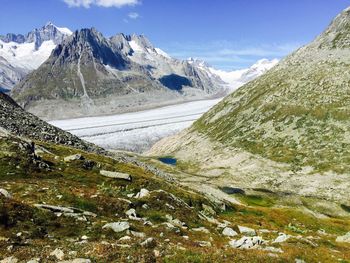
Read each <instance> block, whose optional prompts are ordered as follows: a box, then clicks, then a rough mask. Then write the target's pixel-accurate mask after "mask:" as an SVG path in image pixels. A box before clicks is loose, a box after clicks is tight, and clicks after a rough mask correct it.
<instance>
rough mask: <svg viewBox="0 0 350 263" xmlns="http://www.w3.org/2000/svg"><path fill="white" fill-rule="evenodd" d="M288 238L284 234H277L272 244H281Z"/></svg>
mask: <svg viewBox="0 0 350 263" xmlns="http://www.w3.org/2000/svg"><path fill="white" fill-rule="evenodd" d="M289 238H290V236H289V235H286V234H284V233H279V234H278V237H277V238H276V239H275V240H274V241H273V242H272V243H282V242H285V241H287V240H288V239H289Z"/></svg>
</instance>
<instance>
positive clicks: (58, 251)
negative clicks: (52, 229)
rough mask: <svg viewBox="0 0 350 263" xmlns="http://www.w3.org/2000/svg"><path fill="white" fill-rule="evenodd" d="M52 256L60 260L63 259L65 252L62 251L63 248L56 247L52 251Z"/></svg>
mask: <svg viewBox="0 0 350 263" xmlns="http://www.w3.org/2000/svg"><path fill="white" fill-rule="evenodd" d="M50 256H53V257H56V258H57V259H58V260H63V258H64V252H63V251H62V249H59V248H56V249H55V250H54V251H52V252H51V253H50Z"/></svg>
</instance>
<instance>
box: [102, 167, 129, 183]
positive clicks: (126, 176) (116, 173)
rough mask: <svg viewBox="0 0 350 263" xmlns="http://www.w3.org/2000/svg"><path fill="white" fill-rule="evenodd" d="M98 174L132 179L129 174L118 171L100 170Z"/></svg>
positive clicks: (127, 179)
mask: <svg viewBox="0 0 350 263" xmlns="http://www.w3.org/2000/svg"><path fill="white" fill-rule="evenodd" d="M100 174H101V175H103V176H105V177H109V178H115V179H122V180H126V181H131V180H132V178H131V176H130V175H129V174H125V173H118V172H111V171H106V170H101V171H100Z"/></svg>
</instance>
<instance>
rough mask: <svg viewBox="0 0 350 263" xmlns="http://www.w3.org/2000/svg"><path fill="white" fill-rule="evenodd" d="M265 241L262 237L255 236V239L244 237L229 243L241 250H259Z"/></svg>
mask: <svg viewBox="0 0 350 263" xmlns="http://www.w3.org/2000/svg"><path fill="white" fill-rule="evenodd" d="M264 242H265V241H264V240H263V239H262V237H259V236H255V237H246V236H244V237H242V238H241V239H238V240H231V241H230V242H229V245H230V246H231V247H233V248H240V249H251V248H257V247H258V246H260V245H262V244H263V243H264Z"/></svg>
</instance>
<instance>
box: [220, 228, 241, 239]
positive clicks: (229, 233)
mask: <svg viewBox="0 0 350 263" xmlns="http://www.w3.org/2000/svg"><path fill="white" fill-rule="evenodd" d="M222 234H223V235H224V236H228V237H234V236H237V235H238V233H237V232H236V231H234V230H233V229H232V228H230V227H225V228H224V230H223V231H222Z"/></svg>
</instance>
